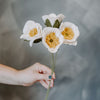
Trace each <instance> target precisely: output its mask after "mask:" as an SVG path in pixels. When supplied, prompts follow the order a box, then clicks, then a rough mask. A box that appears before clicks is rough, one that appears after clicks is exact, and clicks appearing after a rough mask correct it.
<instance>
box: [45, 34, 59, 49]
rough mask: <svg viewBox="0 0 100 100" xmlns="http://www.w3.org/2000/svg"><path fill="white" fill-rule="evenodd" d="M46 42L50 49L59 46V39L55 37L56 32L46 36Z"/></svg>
mask: <svg viewBox="0 0 100 100" xmlns="http://www.w3.org/2000/svg"><path fill="white" fill-rule="evenodd" d="M45 42H46V43H47V44H48V46H49V47H50V48H56V46H57V45H58V44H59V38H58V37H57V36H56V35H55V33H54V32H52V33H50V34H48V35H46V39H45Z"/></svg>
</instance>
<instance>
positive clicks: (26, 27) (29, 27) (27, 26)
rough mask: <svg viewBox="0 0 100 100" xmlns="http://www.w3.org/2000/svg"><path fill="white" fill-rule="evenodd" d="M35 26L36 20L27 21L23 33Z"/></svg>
mask: <svg viewBox="0 0 100 100" xmlns="http://www.w3.org/2000/svg"><path fill="white" fill-rule="evenodd" d="M34 26H35V22H34V21H32V20H29V21H27V22H26V23H25V26H24V28H23V33H24V34H28V33H29V31H30V30H31V29H32V28H33V27H34Z"/></svg>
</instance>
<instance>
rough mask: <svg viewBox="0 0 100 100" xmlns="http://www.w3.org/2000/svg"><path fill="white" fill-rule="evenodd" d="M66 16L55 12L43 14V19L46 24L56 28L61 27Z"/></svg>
mask: <svg viewBox="0 0 100 100" xmlns="http://www.w3.org/2000/svg"><path fill="white" fill-rule="evenodd" d="M64 18H65V16H64V15H63V14H59V15H56V14H53V13H51V14H49V15H44V16H42V19H43V21H44V23H45V25H46V26H48V27H56V28H59V26H60V24H61V22H62V20H63V19H64Z"/></svg>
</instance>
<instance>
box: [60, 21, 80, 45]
mask: <svg viewBox="0 0 100 100" xmlns="http://www.w3.org/2000/svg"><path fill="white" fill-rule="evenodd" d="M66 27H69V28H71V29H72V30H73V32H74V37H73V39H71V40H68V39H65V40H64V41H67V42H68V43H70V42H71V43H73V42H74V41H76V40H77V38H78V37H79V35H80V32H79V29H78V27H77V26H76V25H75V24H73V23H70V22H64V23H61V26H60V31H61V32H62V31H63V30H64V28H66Z"/></svg>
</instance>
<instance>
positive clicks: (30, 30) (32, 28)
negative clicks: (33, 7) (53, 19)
mask: <svg viewBox="0 0 100 100" xmlns="http://www.w3.org/2000/svg"><path fill="white" fill-rule="evenodd" d="M41 37H42V27H41V25H40V24H39V23H35V22H34V21H32V20H29V21H27V22H26V23H25V26H24V28H23V34H22V35H21V36H20V38H21V39H24V40H28V41H29V44H30V46H32V44H33V42H34V41H35V40H36V39H39V38H41Z"/></svg>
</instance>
